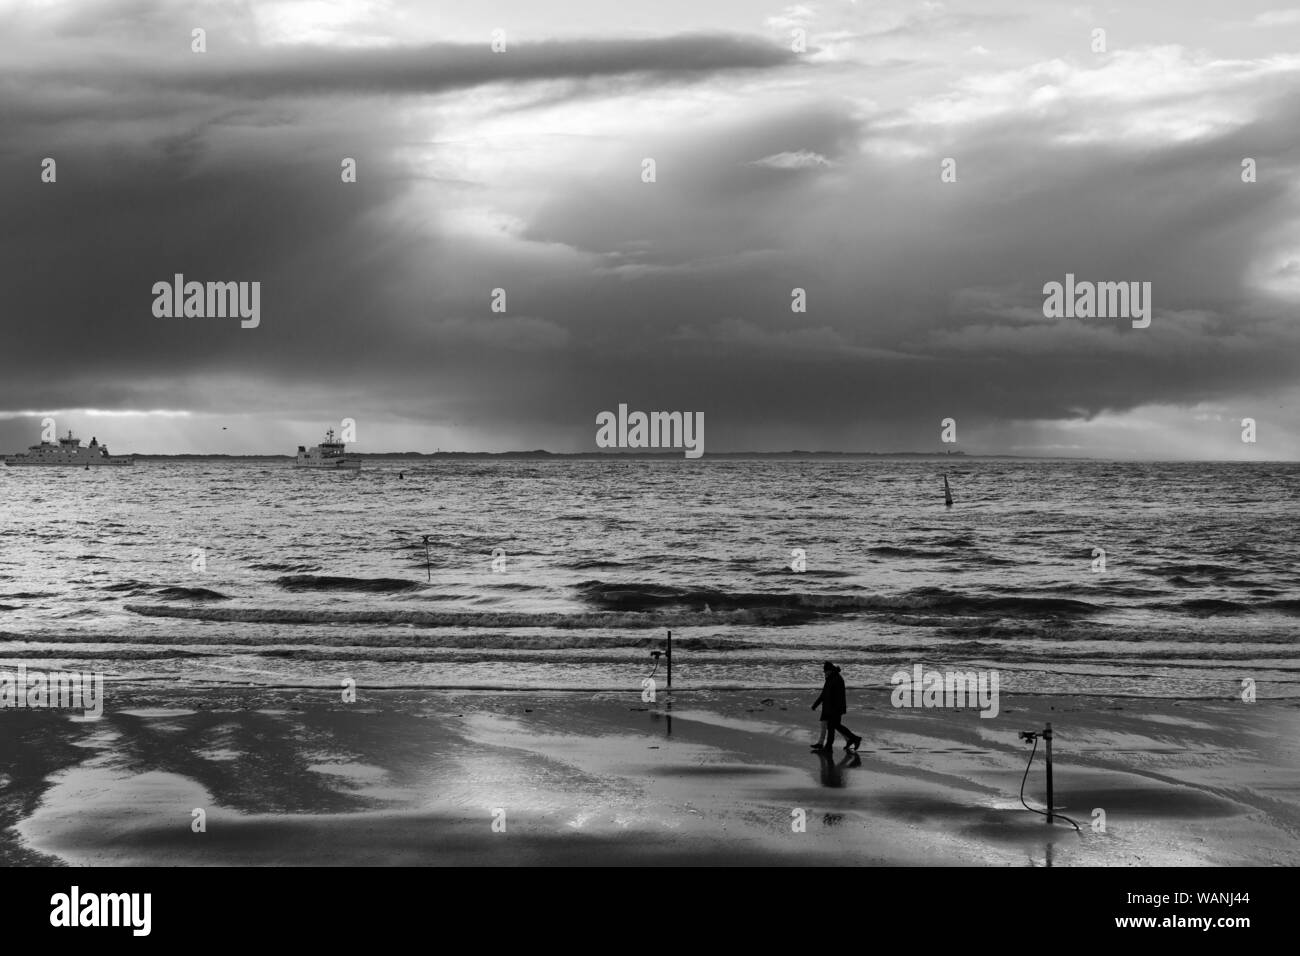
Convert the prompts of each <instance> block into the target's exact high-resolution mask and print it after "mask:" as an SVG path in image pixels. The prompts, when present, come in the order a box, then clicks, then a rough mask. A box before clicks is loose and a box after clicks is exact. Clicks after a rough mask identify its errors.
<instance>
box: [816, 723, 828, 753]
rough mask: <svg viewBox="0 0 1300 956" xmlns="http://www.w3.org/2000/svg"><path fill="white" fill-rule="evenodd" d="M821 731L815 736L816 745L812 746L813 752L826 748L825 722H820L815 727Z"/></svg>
mask: <svg viewBox="0 0 1300 956" xmlns="http://www.w3.org/2000/svg"><path fill="white" fill-rule="evenodd" d="M817 726H818V727H820V728H821V731H820V732H819V733H818V734H817V743H815V744H814V745H813V749H814V750H820V749H821V748H822V747H825V746H826V721H824V720H823V721H820V722H819V723H818V725H817Z"/></svg>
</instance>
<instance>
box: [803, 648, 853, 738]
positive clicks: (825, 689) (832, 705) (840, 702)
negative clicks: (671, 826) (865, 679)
mask: <svg viewBox="0 0 1300 956" xmlns="http://www.w3.org/2000/svg"><path fill="white" fill-rule="evenodd" d="M822 671H823V672H825V674H826V683H825V684H823V685H822V692H821V693H820V694H818V695H817V699H816V700H815V701H813V705H812V709H813V710H816V709H817V708H818V707H819V706H820V707H821V709H822V726H824V727H825V728H826V744H825V746H824V747H815V748H813V749H815V750H822V749H824V750H834V749H835V731H837V730H838V731H839V732H840V733H841V734H843V735H844V749H845V750H853V751H856V750H857V749H858V745H859V744H861V743H862V738H861V737H859V736H858V735H857V734H855V733H854V732H853V731H851V730H849V728H847V727H845V726H844V725H843V724H842V723H840V718H841V717H843V716H844V712H845V711H846V710H847V709H848V705H847V703H846V696H845V693H844V678H843V677H841V676H840V669H839V668H838V667H836V666H835V665H834V664H832V663H831V662H830V661H827V662H826V663H824V664H822Z"/></svg>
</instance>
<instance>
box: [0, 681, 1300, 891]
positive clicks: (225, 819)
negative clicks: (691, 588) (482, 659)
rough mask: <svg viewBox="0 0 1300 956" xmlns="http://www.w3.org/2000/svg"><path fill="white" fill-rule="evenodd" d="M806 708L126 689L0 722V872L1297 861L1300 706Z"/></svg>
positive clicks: (720, 696)
mask: <svg viewBox="0 0 1300 956" xmlns="http://www.w3.org/2000/svg"><path fill="white" fill-rule="evenodd" d="M813 694H815V691H814V692H812V693H810V692H809V691H807V690H803V689H783V690H771V691H755V690H744V691H708V692H706V691H698V692H680V693H677V694H675V695H673V696H672V697H671V699H670V698H669V697H668V695H666V694H664V693H662V692H661V693H660V694H659V697H658V699H657V700H656V701H655V702H653V703H644V702H642V701H641V700H640V698H639V695H638V694H636V693H631V692H626V693H590V692H585V693H584V692H489V691H448V690H437V691H434V690H423V689H422V690H418V691H400V690H388V691H367V690H366V689H365V688H359V689H358V700H357V702H355V703H343V702H341V701H340V699H339V698H340V695H339V694H338V693H337V692H333V691H327V690H306V689H292V690H277V689H269V688H248V689H247V690H243V689H240V690H231V689H229V688H224V689H211V690H186V691H183V692H181V691H159V690H157V689H151V688H148V687H147V686H142V685H136V686H133V687H129V688H128V687H122V686H119V687H115V688H113V689H112V690H111V692H110V703H109V706H108V707H107V708H106V710H105V713H104V715H103V717H102V718H101V719H99V720H86V719H80V718H74V717H70V716H69V714H68V713H66V712H55V711H14V710H9V711H0V729H2V730H3V733H0V767H3V768H4V775H3V776H0V862H2V863H4V864H6V865H14V864H33V863H43V864H70V865H182V866H202V865H218V866H220V865H339V866H343V865H521V864H539V863H545V864H563V865H593V864H612V865H618V864H623V865H638V866H646V865H673V864H705V865H764V866H768V865H826V864H843V865H854V864H859V865H870V864H887V865H996V866H1044V865H1054V866H1070V865H1121V866H1124V865H1129V866H1139V865H1166V864H1167V865H1193V866H1200V865H1210V866H1216V865H1234V864H1238V865H1240V864H1245V865H1296V864H1297V863H1300V772H1298V771H1297V770H1295V769H1288V768H1296V767H1300V759H1297V757H1298V756H1300V754H1297V736H1298V735H1297V731H1298V730H1300V707H1297V706H1296V704H1295V703H1292V702H1257V703H1250V704H1247V703H1242V702H1234V701H1222V702H1218V701H1174V700H1168V699H1159V700H1153V699H1139V698H1099V697H1065V698H1062V697H1050V698H1049V697H1034V696H1023V695H1016V696H1012V695H1005V694H1004V695H1003V698H1002V708H1001V711H1000V713H999V715H998V717H997V718H995V719H982V718H980V717H979V715H978V712H976V711H972V710H967V711H954V710H937V709H936V710H925V709H916V710H912V709H895V708H893V707H892V706H891V705H890V701H889V696H888V693H887V692H885V691H882V690H869V691H859V692H851V693H850V696H849V713H848V715H847V717H846V719H845V723H846V724H847V725H848V726H849V727H850V728H852V729H853V730H854V731H855V732H856V733H858V734H861V735H862V736H863V738H864V742H863V744H862V747H861V751H860V753H859V754H858V755H856V756H851V755H848V754H846V753H845V752H844V751H843V749H842V746H837V748H836V751H835V754H834V755H833V757H830V758H825V757H822V756H819V755H818V754H816V753H812V752H810V750H809V744H810V743H812V741H813V740H814V739H815V737H816V729H817V724H816V715H815V714H813V713H812V712H811V711H810V710H809V709H808V705H809V703H810V702H811V698H812V696H813ZM1047 721H1051V722H1052V725H1053V730H1054V733H1055V741H1054V747H1055V753H1054V758H1055V762H1054V776H1055V781H1054V782H1055V802H1056V805H1057V808H1058V809H1059V810H1061V811H1062V812H1064V813H1065V814H1067V815H1068V816H1070V817H1072V818H1073V819H1074V820H1076V821H1077V822H1078V823H1079V825H1080V827H1081V830H1082V832H1079V833H1076V832H1075V830H1074V829H1073V828H1072V827H1071V826H1069V825H1068V824H1066V823H1058V824H1057V825H1055V826H1053V827H1048V826H1047V825H1046V824H1045V822H1044V818H1043V817H1042V816H1039V815H1036V814H1034V813H1031V812H1029V811H1027V810H1025V809H1024V808H1023V807H1022V806H1021V804H1020V801H1019V796H1018V794H1019V789H1020V782H1021V776H1022V774H1023V773H1024V770H1025V764H1026V760H1027V758H1028V756H1029V749H1030V748H1029V746H1028V745H1027V744H1024V743H1022V742H1021V741H1019V739H1018V737H1017V732H1018V731H1021V730H1035V731H1037V730H1042V729H1043V726H1044V724H1045V723H1046V722H1047ZM841 744H842V742H841ZM1042 761H1043V753H1042V749H1041V747H1040V749H1039V752H1038V756H1037V757H1036V758H1035V761H1034V765H1033V769H1032V770H1031V771H1030V775H1029V782H1028V785H1027V786H1026V791H1025V795H1026V799H1027V800H1028V801H1029V803H1030V804H1031V805H1032V806H1035V807H1039V808H1041V807H1043V806H1044V772H1043V762H1042ZM1096 809H1100V810H1102V811H1104V819H1105V829H1104V832H1102V831H1101V830H1099V829H1095V828H1094V820H1099V819H1100V818H1099V817H1098V816H1097V815H1095V814H1094V810H1096ZM195 810H201V811H203V817H204V823H205V827H206V830H205V832H195V829H194V825H195V820H196V814H195V813H194V811H195ZM800 822H803V824H804V826H803V828H802V830H800V827H799V826H798V824H799V823H800Z"/></svg>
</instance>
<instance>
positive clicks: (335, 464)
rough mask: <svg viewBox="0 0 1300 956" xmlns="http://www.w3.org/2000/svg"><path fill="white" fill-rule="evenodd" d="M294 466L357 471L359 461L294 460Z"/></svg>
mask: <svg viewBox="0 0 1300 956" xmlns="http://www.w3.org/2000/svg"><path fill="white" fill-rule="evenodd" d="M293 467H295V468H310V469H313V470H315V471H359V470H360V469H361V462H359V461H310V460H309V461H295V462H294V463H293Z"/></svg>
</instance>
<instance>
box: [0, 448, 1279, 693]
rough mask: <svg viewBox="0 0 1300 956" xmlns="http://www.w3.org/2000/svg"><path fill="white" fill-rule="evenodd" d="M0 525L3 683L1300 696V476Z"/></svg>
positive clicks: (806, 470) (967, 478)
mask: <svg viewBox="0 0 1300 956" xmlns="http://www.w3.org/2000/svg"><path fill="white" fill-rule="evenodd" d="M944 475H947V478H948V482H949V485H950V487H951V489H952V495H953V499H954V500H953V505H952V507H950V508H949V507H945V505H944V498H943V477H944ZM0 508H2V511H0V515H2V517H0V670H12V669H13V668H14V667H15V666H16V665H18V664H24V665H26V666H27V668H29V669H33V668H43V669H46V670H76V671H82V672H86V671H94V672H100V673H102V674H104V675H105V680H106V681H109V682H114V681H117V682H140V683H146V682H148V683H154V684H157V685H166V686H175V687H179V688H182V689H184V688H197V687H204V686H211V685H223V686H249V685H252V686H257V687H313V688H321V689H333V690H338V689H339V688H341V687H344V686H346V683H347V682H349V681H352V682H355V685H356V687H357V688H358V692H359V693H360V692H362V691H363V690H364V689H365V688H484V689H495V688H503V689H529V688H533V689H545V690H554V689H559V690H563V689H571V690H585V691H623V690H626V691H629V692H636V693H641V692H642V691H643V690H644V688H645V687H647V686H648V685H646V684H644V683H643V682H644V680H645V679H646V678H647V677H649V678H651V679H653V680H654V681H655V682H656V686H657V687H658V688H660V689H666V684H667V676H668V675H667V667H666V658H664V657H663V656H662V654H661V656H660V657H659V658H657V659H656V658H655V657H654V656H653V655H654V653H655V652H657V651H658V652H663V651H664V650H666V645H667V642H668V640H669V637H670V635H671V648H672V686H673V691H674V693H675V694H676V693H678V692H683V691H684V692H691V691H713V690H721V689H729V688H739V689H755V690H762V689H777V688H800V687H815V686H817V685H819V684H820V682H821V679H822V670H821V665H822V662H823V661H825V660H831V661H834V662H835V663H836V664H837V665H839V666H840V667H841V669H842V671H843V673H844V676H845V678H846V680H847V681H848V683H849V686H850V687H851V688H868V687H881V688H888V687H890V686H891V679H892V677H893V676H894V675H896V674H898V673H899V672H901V671H907V672H912V671H913V670H914V668H915V666H916V665H918V664H920V665H922V666H923V668H925V669H938V670H962V671H970V670H976V671H997V672H998V675H999V682H1000V688H1001V691H1002V692H1004V693H1006V692H1011V693H1015V692H1024V693H1037V694H1049V695H1100V696H1117V697H1165V698H1187V699H1194V698H1201V699H1240V698H1243V697H1247V696H1249V694H1253V695H1254V696H1256V697H1257V698H1258V699H1294V698H1296V697H1297V696H1300V648H1298V647H1297V640H1296V635H1297V627H1298V626H1300V464H1294V463H1240V464H1230V463H1222V464H1208V463H1134V462H1107V461H1081V460H1027V459H983V458H962V459H960V460H958V459H956V458H945V459H930V458H876V457H864V458H852V457H844V458H834V459H825V458H811V457H810V458H802V459H799V458H794V459H785V458H782V459H776V458H754V459H739V458H735V459H733V458H726V459H717V458H715V459H710V458H707V457H706V458H703V459H699V460H688V459H684V458H682V459H676V458H674V459H649V460H647V459H620V458H617V457H611V458H609V459H602V460H589V459H567V458H559V459H537V460H531V459H490V460H489V459H441V458H433V459H420V460H405V461H396V460H385V461H375V460H370V461H367V462H366V464H365V466H364V468H363V469H362V470H361V471H359V472H353V473H342V472H322V471H312V470H301V469H295V468H293V467H291V465H290V463H289V462H287V461H284V460H197V461H195V460H185V461H178V460H141V461H139V462H137V463H136V464H135V465H134V466H133V467H129V468H99V469H92V470H89V471H87V470H82V469H73V468H69V469H62V468H0Z"/></svg>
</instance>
